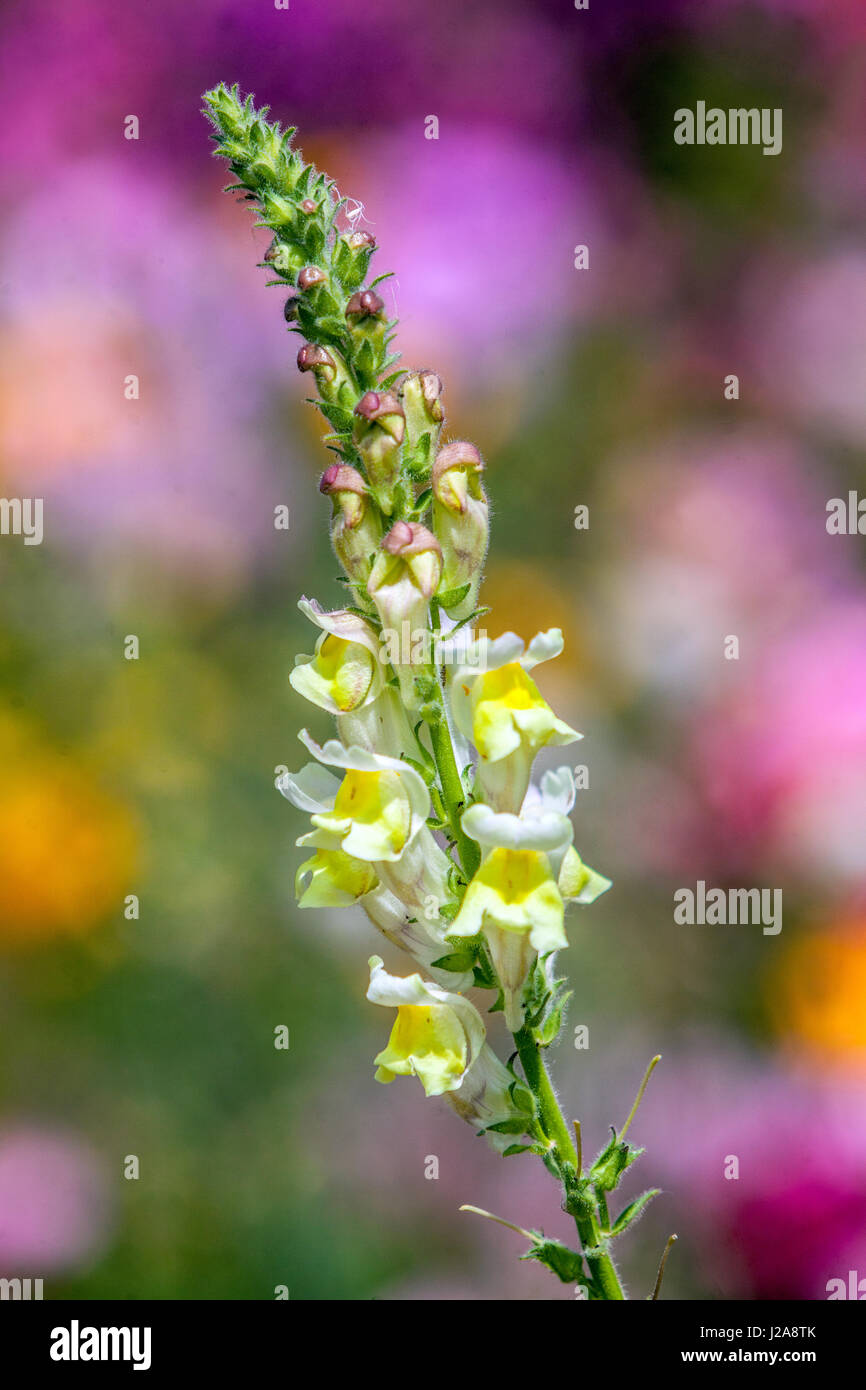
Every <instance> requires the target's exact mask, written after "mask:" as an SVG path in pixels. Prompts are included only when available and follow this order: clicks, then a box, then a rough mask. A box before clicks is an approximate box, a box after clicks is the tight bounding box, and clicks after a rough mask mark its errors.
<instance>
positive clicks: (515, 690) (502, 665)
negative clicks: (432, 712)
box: [449, 628, 583, 812]
mask: <svg viewBox="0 0 866 1390" xmlns="http://www.w3.org/2000/svg"><path fill="white" fill-rule="evenodd" d="M562 645H563V643H562V633H561V632H560V631H559V629H558V628H550V629H549V631H547V632H540V633H538V634H537V636H535V637H533V639H532V641H531V642H530V644H529V647H528V648H527V650H526V651H524V649H523V642H522V641H521V640H520V638H519V637H517V636H516V635H515V634H514V633H513V632H506V633H504V634H503V636H502V637H497V638H496V639H495V640H494V641H492V642H491V641H489V640H488V639H486V638H485V639H481V640H480V641H479V642H477V643H476V644H474V646H473V648H472V649H471V650H470V651H469V653H468V655H467V659H466V662H465V664H458V665H455V666H454V667H453V668H452V674H451V679H450V683H449V692H450V698H451V709H452V712H453V715H454V720H455V723H456V724H457V727H458V728H459V729H460V732H461V733H462V734H463V735H464V737H466V738H467V739H469V740H470V741H471V742H472V743H473V744H474V745H475V747H476V749H477V750H478V767H477V773H476V794H477V796H478V798H479V800H482V801H485V802H487V803H488V804H489V805H490V806H492V807H493V809H494V810H496V811H511V812H518V811H519V810H520V808H521V806H522V804H523V799H524V797H525V796H526V792H527V789H528V787H529V781H530V774H531V771H532V763H533V759H534V758H535V755H536V753H538V752H539V750H540V749H541V748H545V747H548V746H554V745H563V744H568V743H574V742H575V740H576V739H579V738H582V737H583V735H582V734H579V733H578V732H577V730H576V729H572V728H571V726H570V725H568V724H566V723H565V722H564V721H563V720H562V719H558V718H557V716H556V715H555V714H554V712H553V710H552V709H551V708H550V706H549V705H548V703H547V701H546V700H545V699H544V698H543V696H542V695H541V693H540V691H539V689H538V687H537V685H536V684H535V682H534V681H533V680H532V679H531V677H530V676H529V674H528V672H529V671H531V670H532V669H533V667H535V666H537V665H538V664H539V663H540V662H542V661H548V660H550V659H551V658H552V657H555V656H558V655H559V653H560V652H561V651H562Z"/></svg>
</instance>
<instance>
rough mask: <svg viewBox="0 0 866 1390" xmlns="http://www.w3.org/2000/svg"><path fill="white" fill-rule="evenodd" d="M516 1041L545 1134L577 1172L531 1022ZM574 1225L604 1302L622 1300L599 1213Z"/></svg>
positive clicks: (575, 1158) (561, 1158) (577, 1219)
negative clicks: (530, 1025) (598, 1218)
mask: <svg viewBox="0 0 866 1390" xmlns="http://www.w3.org/2000/svg"><path fill="white" fill-rule="evenodd" d="M514 1044H515V1047H516V1048H517V1053H518V1056H519V1057H520V1063H521V1066H522V1067H523V1074H524V1076H525V1077H526V1083H527V1085H528V1086H529V1089H530V1090H531V1091H532V1094H533V1095H534V1097H535V1100H536V1104H537V1105H538V1113H539V1117H540V1119H541V1126H542V1128H543V1130H544V1133H545V1134H546V1135H547V1138H548V1139H549V1140H550V1142H551V1143H552V1144H553V1146H554V1149H555V1153H556V1157H557V1159H558V1160H559V1161H560V1163H562V1162H565V1163H570V1164H571V1165H572V1166H573V1167H574V1170H575V1172H578V1169H579V1161H578V1156H577V1149H576V1148H575V1146H574V1141H573V1140H572V1137H571V1134H570V1133H569V1129H568V1125H567V1124H566V1123H565V1119H564V1117H563V1114H562V1110H561V1109H560V1105H559V1101H558V1100H557V1099H556V1092H555V1091H554V1089H553V1083H552V1082H551V1080H550V1076H549V1075H548V1071H547V1067H546V1066H545V1064H544V1059H543V1057H542V1055H541V1048H540V1047H539V1046H538V1043H537V1042H536V1040H535V1038H534V1037H533V1035H532V1029H531V1028H530V1027H528V1025H526V1024H524V1026H523V1027H522V1028H521V1029H520V1031H519V1032H518V1033H515V1034H514ZM575 1224H576V1226H577V1233H578V1235H579V1236H580V1243H581V1246H582V1247H583V1253H584V1257H585V1259H586V1263H587V1265H588V1267H589V1272H590V1274H591V1276H592V1279H593V1283H594V1285H595V1287H596V1289H597V1291H598V1293H599V1294H600V1295H601V1298H602V1299H603V1300H605V1301H607V1300H611V1301H620V1300H623V1299H624V1298H625V1294H624V1293H623V1291H622V1286H621V1285H620V1282H619V1278H618V1276H617V1272H616V1269H615V1267H614V1263H613V1260H612V1259H611V1257H610V1255H609V1254H608V1251H607V1248H606V1246H605V1243H604V1238H603V1235H602V1232H601V1230H600V1228H599V1223H598V1220H597V1218H596V1216H595V1215H593V1214H590V1215H589V1216H587V1217H575Z"/></svg>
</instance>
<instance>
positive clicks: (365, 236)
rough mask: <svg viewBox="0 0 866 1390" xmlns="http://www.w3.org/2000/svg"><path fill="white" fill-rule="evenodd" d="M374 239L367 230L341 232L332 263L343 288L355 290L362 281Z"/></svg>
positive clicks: (372, 250) (374, 246) (372, 249)
mask: <svg viewBox="0 0 866 1390" xmlns="http://www.w3.org/2000/svg"><path fill="white" fill-rule="evenodd" d="M375 249H376V239H375V237H373V236H372V235H371V234H370V233H369V232H362V231H358V232H343V234H342V235H341V236H339V237H337V240H336V243H335V248H334V252H335V257H334V265H335V269H336V272H337V275H338V277H339V280H340V283H341V284H342V286H343V288H344V289H345V290H348V291H350V292H351V291H352V290H356V289H357V288H358V286H359V285H362V284H363V283H364V279H365V276H366V274H367V268H368V266H369V264H370V257H371V256H372V254H373V252H374V251H375Z"/></svg>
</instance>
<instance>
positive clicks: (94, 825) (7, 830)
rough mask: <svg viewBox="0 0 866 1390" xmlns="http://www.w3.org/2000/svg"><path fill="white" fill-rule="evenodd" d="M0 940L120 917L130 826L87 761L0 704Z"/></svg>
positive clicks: (20, 941) (30, 938)
mask: <svg viewBox="0 0 866 1390" xmlns="http://www.w3.org/2000/svg"><path fill="white" fill-rule="evenodd" d="M0 763H2V765H3V767H4V775H3V779H2V782H0V941H2V942H3V943H4V944H12V945H16V946H20V945H28V944H30V943H31V942H37V941H42V940H44V939H45V938H50V937H53V936H60V935H77V934H79V933H84V932H86V931H88V930H89V929H90V928H91V927H92V926H94V925H95V924H97V923H98V922H99V920H100V919H101V918H102V917H104V916H105V915H106V914H107V913H109V912H115V913H116V914H117V915H118V917H119V916H120V915H121V913H122V911H123V900H124V898H125V896H126V895H127V894H128V893H130V892H133V891H134V888H135V885H134V882H133V879H132V875H133V871H134V865H135V859H136V842H137V835H136V831H135V826H134V822H133V818H132V816H131V814H130V812H129V810H128V808H127V807H126V806H125V805H124V804H123V803H122V802H119V801H117V800H115V799H114V798H113V797H112V796H110V795H109V794H107V793H106V792H104V791H103V790H102V789H101V788H100V787H99V786H98V785H97V784H96V782H95V780H94V779H93V777H92V776H91V774H90V773H89V772H88V771H87V769H86V768H85V767H83V766H81V765H78V764H76V763H75V762H73V761H72V759H70V758H68V757H67V756H66V755H64V754H61V753H59V752H55V751H54V750H52V749H51V748H49V747H47V746H46V745H45V744H44V743H42V742H41V741H40V740H39V739H38V738H37V737H36V736H35V734H34V733H33V732H32V731H31V730H30V729H28V728H27V727H26V726H24V725H23V724H19V723H18V722H17V721H16V720H13V719H11V718H10V717H9V716H7V715H5V714H0Z"/></svg>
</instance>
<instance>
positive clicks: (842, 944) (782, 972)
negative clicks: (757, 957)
mask: <svg viewBox="0 0 866 1390" xmlns="http://www.w3.org/2000/svg"><path fill="white" fill-rule="evenodd" d="M771 993H772V998H773V1014H774V1019H775V1024H776V1027H777V1029H778V1031H779V1033H780V1034H781V1035H782V1036H783V1037H785V1038H786V1039H787V1040H789V1041H790V1042H792V1043H793V1044H794V1045H795V1046H797V1047H799V1048H802V1047H806V1048H808V1049H810V1050H811V1051H812V1052H813V1053H815V1054H817V1055H818V1056H819V1057H820V1058H821V1059H822V1060H824V1061H826V1062H829V1063H832V1064H836V1065H840V1066H842V1067H844V1068H853V1069H858V1070H859V1069H866V921H855V922H851V923H850V924H845V925H843V926H841V927H838V928H836V929H834V930H832V931H828V932H823V933H820V934H817V933H816V934H815V935H812V936H807V937H804V938H802V939H801V940H799V941H796V942H795V943H794V944H793V945H792V946H790V947H789V948H788V952H787V954H786V956H785V957H784V960H783V961H782V963H781V965H780V967H779V970H778V973H777V975H776V977H775V978H774V980H773V981H772V984H771Z"/></svg>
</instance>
